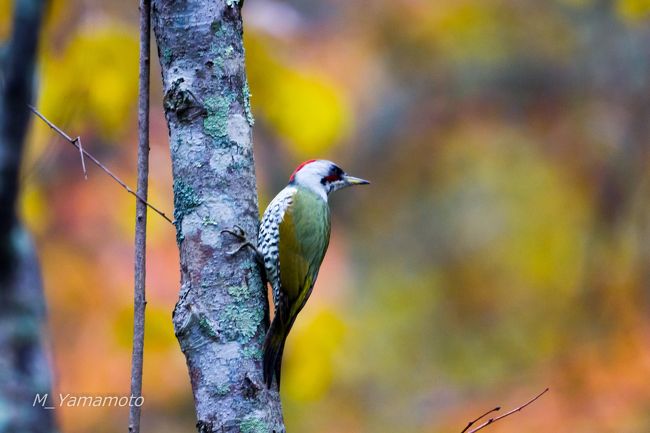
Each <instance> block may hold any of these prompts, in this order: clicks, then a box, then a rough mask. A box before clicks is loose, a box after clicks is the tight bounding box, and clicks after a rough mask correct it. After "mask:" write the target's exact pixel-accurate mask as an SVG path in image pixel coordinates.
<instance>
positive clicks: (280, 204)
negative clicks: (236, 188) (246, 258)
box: [257, 160, 369, 389]
mask: <svg viewBox="0 0 650 433" xmlns="http://www.w3.org/2000/svg"><path fill="white" fill-rule="evenodd" d="M367 183H369V182H368V181H366V180H363V179H359V178H356V177H352V176H348V175H347V174H346V173H345V172H344V171H343V170H341V168H339V167H338V166H337V165H336V164H334V163H333V162H330V161H325V160H309V161H306V162H303V163H302V164H300V165H299V166H298V168H296V170H295V171H294V172H293V174H292V175H291V177H290V178H289V184H288V185H287V186H286V188H284V189H283V190H282V191H280V193H279V194H278V195H277V196H276V197H275V198H274V199H273V201H271V203H270V204H269V206H268V207H267V208H266V211H265V212H264V216H263V217H262V221H261V223H260V231H259V236H258V239H257V251H258V254H259V255H260V256H261V257H260V258H261V259H263V261H264V268H265V271H266V278H267V280H268V281H269V282H270V283H271V286H272V288H273V304H274V310H275V316H274V318H273V322H271V327H270V328H269V331H268V333H267V334H266V339H265V340H264V381H265V382H266V385H267V387H269V388H271V384H272V383H273V376H275V378H276V382H277V384H278V389H279V388H280V369H281V365H282V352H283V350H284V343H285V341H286V339H287V335H288V334H289V331H290V330H291V327H292V326H293V323H294V321H295V320H296V317H297V316H298V313H299V312H300V310H301V309H302V308H303V307H304V306H305V303H306V302H307V299H309V295H310V294H311V291H312V289H313V287H314V283H315V282H316V278H317V277H318V270H319V269H320V265H321V263H322V261H323V257H325V252H326V251H327V245H328V244H329V239H330V209H329V206H328V204H327V195H328V194H329V193H331V192H334V191H336V190H339V189H341V188H345V187H347V186H352V185H363V184H367Z"/></svg>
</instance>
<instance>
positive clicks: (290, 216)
mask: <svg viewBox="0 0 650 433" xmlns="http://www.w3.org/2000/svg"><path fill="white" fill-rule="evenodd" d="M329 238H330V215H329V206H328V205H327V203H326V202H325V201H324V200H322V199H321V198H320V197H318V196H317V195H316V194H314V193H311V192H309V191H304V190H303V191H299V192H297V193H296V194H295V195H294V199H293V203H292V205H291V206H290V207H289V208H288V209H287V210H286V212H285V215H284V218H283V220H282V223H281V224H280V245H279V249H280V251H279V252H280V284H281V286H282V289H283V292H284V294H285V295H286V296H287V298H288V299H287V301H288V305H287V306H288V307H289V311H287V313H289V317H290V320H291V322H292V321H293V319H294V318H295V316H296V315H297V314H298V312H299V311H300V310H301V309H302V307H303V306H304V305H305V302H307V299H308V298H309V295H310V294H311V290H312V288H313V286H314V283H315V281H316V277H317V276H318V270H319V269H320V265H321V263H322V261H323V257H325V252H326V251H327V246H328V245H329Z"/></svg>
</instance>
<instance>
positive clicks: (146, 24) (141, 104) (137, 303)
mask: <svg viewBox="0 0 650 433" xmlns="http://www.w3.org/2000/svg"><path fill="white" fill-rule="evenodd" d="M150 12H151V2H150V0H140V67H139V71H140V72H139V93H138V186H137V188H138V190H137V195H138V197H142V198H143V200H144V201H143V200H139V199H137V198H136V200H135V206H136V208H135V215H136V216H135V284H134V292H133V355H132V359H131V396H132V397H136V398H137V397H140V396H141V395H142V363H143V355H144V312H145V307H146V305H147V301H146V296H145V280H146V266H147V255H146V251H147V249H146V248H147V245H146V244H147V204H146V200H147V193H148V181H149V75H150V74H149V57H150V56H149V54H150V38H151V19H150ZM129 432H133V433H139V432H140V405H139V404H134V405H131V407H130V408H129Z"/></svg>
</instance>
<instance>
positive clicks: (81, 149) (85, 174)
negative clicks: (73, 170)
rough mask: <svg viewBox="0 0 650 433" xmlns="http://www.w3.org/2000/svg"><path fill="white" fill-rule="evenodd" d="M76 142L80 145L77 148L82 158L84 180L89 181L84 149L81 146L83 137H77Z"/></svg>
mask: <svg viewBox="0 0 650 433" xmlns="http://www.w3.org/2000/svg"><path fill="white" fill-rule="evenodd" d="M74 141H76V142H77V144H78V146H77V147H78V148H79V157H80V158H81V169H82V170H83V172H84V179H86V180H88V172H87V171H86V160H85V159H84V148H83V146H82V145H81V137H80V136H77V138H75V139H74Z"/></svg>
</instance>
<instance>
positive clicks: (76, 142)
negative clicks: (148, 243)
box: [29, 105, 174, 224]
mask: <svg viewBox="0 0 650 433" xmlns="http://www.w3.org/2000/svg"><path fill="white" fill-rule="evenodd" d="M29 109H30V110H32V113H34V114H35V115H36V116H38V117H39V118H40V119H41V120H42V121H43V122H45V124H47V126H49V127H50V128H52V130H54V131H55V132H56V133H57V134H59V135H60V136H61V137H63V138H65V139H66V140H67V141H68V142H69V143H70V144H72V145H73V146H74V147H76V148H77V149H79V152H81V153H82V154H83V155H84V156H85V157H86V158H88V159H89V160H91V161H92V162H93V163H94V164H95V165H96V166H97V167H99V168H101V169H102V170H103V171H104V173H106V174H107V175H109V176H110V177H111V178H113V180H114V181H115V182H117V183H118V184H119V185H120V186H121V187H122V188H124V189H125V190H126V192H128V193H129V194H131V195H133V196H134V197H136V198H137V199H138V200H140V201H141V202H142V203H144V204H145V205H147V207H149V209H151V210H152V211H154V212H156V213H157V214H158V215H160V216H161V217H163V218H164V219H166V220H167V221H168V222H169V223H170V224H174V222H173V221H172V220H171V219H169V217H168V216H167V215H165V213H164V212H162V211H160V210H158V209H157V208H156V207H155V206H153V205H152V204H150V203H149V202H147V200H145V199H144V198H143V197H141V196H139V195H138V194H137V193H136V192H135V191H133V190H132V189H131V188H130V187H129V186H128V185H127V184H126V183H124V181H122V179H120V178H119V177H117V176H116V175H115V174H113V172H112V171H110V170H109V169H108V168H107V167H106V166H105V165H104V164H102V163H101V162H100V161H99V160H98V159H97V158H95V157H94V156H93V155H91V154H90V153H88V151H86V149H84V148H83V147H81V145H80V143H81V139H80V138H79V137H77V138H72V137H70V136H69V135H68V134H66V133H65V132H64V131H63V130H61V129H60V128H59V127H58V126H56V125H55V124H54V123H52V122H50V120H49V119H48V118H47V117H45V116H44V115H43V114H41V113H40V112H39V111H38V110H37V109H36V108H34V107H33V106H31V105H30V106H29ZM84 165H85V164H84Z"/></svg>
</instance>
